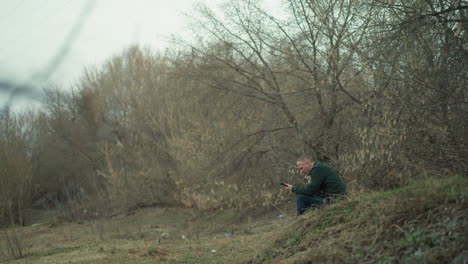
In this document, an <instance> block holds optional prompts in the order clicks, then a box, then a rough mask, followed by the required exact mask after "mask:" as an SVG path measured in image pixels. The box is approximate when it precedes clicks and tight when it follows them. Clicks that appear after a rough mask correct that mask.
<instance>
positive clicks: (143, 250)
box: [0, 208, 287, 264]
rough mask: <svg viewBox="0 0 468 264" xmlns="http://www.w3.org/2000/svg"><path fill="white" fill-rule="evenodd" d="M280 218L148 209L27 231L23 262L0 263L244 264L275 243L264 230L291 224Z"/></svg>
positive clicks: (264, 213)
mask: <svg viewBox="0 0 468 264" xmlns="http://www.w3.org/2000/svg"><path fill="white" fill-rule="evenodd" d="M247 214H248V216H247ZM277 214H279V213H278V212H276V211H275V212H272V211H267V210H262V211H260V212H256V213H253V212H251V211H246V210H223V211H211V212H203V213H201V212H197V211H194V210H192V209H183V208H146V209H141V210H138V211H135V212H132V213H130V214H124V215H118V216H115V217H113V218H112V219H100V220H96V221H90V222H86V223H83V224H77V223H64V222H60V221H56V220H51V221H48V222H46V223H43V224H40V225H34V226H28V227H25V228H24V229H25V234H26V238H25V240H26V241H27V243H28V244H29V245H31V247H30V250H29V253H28V255H27V256H26V257H25V258H21V259H12V258H8V257H6V256H3V257H2V256H1V255H0V263H18V264H19V263H38V264H49V263H155V262H156V263H245V261H247V259H249V258H252V257H253V256H255V255H257V254H259V253H260V252H261V251H262V250H265V249H264V248H263V246H264V245H266V244H267V241H269V240H271V239H273V234H272V233H269V232H265V231H268V230H272V229H274V228H273V227H279V226H280V225H281V224H282V223H283V222H284V221H287V220H280V219H277V218H276V215H277ZM251 217H255V219H256V221H255V222H253V221H251V220H250V221H249V219H251ZM232 232H234V236H233V237H224V234H225V233H232ZM97 236H99V237H100V239H99V240H96V237H97ZM158 241H159V242H158Z"/></svg>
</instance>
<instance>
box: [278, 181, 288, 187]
mask: <svg viewBox="0 0 468 264" xmlns="http://www.w3.org/2000/svg"><path fill="white" fill-rule="evenodd" d="M280 184H281V185H283V186H284V187H288V185H287V184H286V183H284V182H280Z"/></svg>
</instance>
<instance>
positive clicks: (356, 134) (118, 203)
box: [0, 0, 468, 219]
mask: <svg viewBox="0 0 468 264" xmlns="http://www.w3.org/2000/svg"><path fill="white" fill-rule="evenodd" d="M284 8H285V15H284V16H283V17H275V16H273V15H272V14H271V13H269V12H268V11H266V9H265V8H263V7H262V5H261V4H260V3H257V2H256V1H236V2H234V1H231V2H229V3H226V4H225V5H223V7H222V8H221V9H219V10H211V9H209V8H207V7H205V6H203V5H200V6H198V7H197V8H196V10H197V11H196V12H197V13H196V15H194V18H193V19H192V21H193V22H194V31H195V33H196V34H197V38H196V41H192V42H187V41H184V40H180V39H176V40H174V43H175V45H178V46H176V47H175V48H174V50H173V51H169V52H168V53H166V54H164V55H162V54H157V53H153V52H151V51H150V50H147V49H141V48H138V47H133V48H130V49H128V50H127V51H126V52H124V53H123V54H121V55H118V56H115V57H114V58H111V59H110V60H109V61H108V62H107V63H106V64H105V65H103V66H102V67H100V68H96V69H89V70H87V71H86V72H85V74H84V75H83V77H82V78H81V80H80V81H79V82H78V83H77V84H76V87H75V89H74V91H73V92H72V93H65V92H61V91H59V90H58V89H49V90H48V91H47V97H46V99H45V101H44V105H45V108H44V109H43V110H41V111H39V112H38V113H37V114H35V115H34V117H33V118H31V119H30V121H29V122H28V127H31V128H33V129H32V130H31V132H30V134H28V136H27V137H19V140H17V141H14V142H18V143H14V142H12V141H11V140H10V141H9V139H8V138H5V137H4V138H3V139H2V141H1V142H0V144H2V147H1V150H2V151H3V152H2V153H3V154H2V155H6V154H8V155H6V156H5V157H6V158H5V159H1V161H0V162H4V163H5V164H6V165H5V166H2V167H1V168H2V169H3V168H7V169H8V170H11V171H12V172H13V171H14V173H10V172H8V173H7V172H5V173H2V177H1V179H0V180H2V181H6V182H7V183H6V184H2V185H1V186H0V188H4V186H15V187H14V188H18V190H17V191H12V190H14V188H10V187H5V188H6V190H8V192H3V191H2V193H1V194H2V197H3V198H2V199H4V200H5V201H11V205H12V206H16V207H15V208H16V209H18V208H23V206H24V205H27V204H28V203H26V202H24V201H28V202H30V197H31V190H32V189H31V186H35V192H34V198H35V200H37V199H39V198H41V197H47V199H46V200H47V202H44V203H45V206H48V204H52V205H53V204H55V203H57V204H62V203H64V202H68V203H69V204H71V205H73V206H72V207H73V208H74V209H71V212H73V218H76V219H78V218H83V217H84V216H83V215H82V214H86V215H88V214H91V215H98V214H106V213H111V212H112V211H114V210H129V209H132V208H138V207H142V206H153V205H157V204H173V205H184V206H193V207H199V208H222V207H249V206H256V205H266V204H274V203H276V202H278V201H281V200H283V199H284V198H285V195H286V194H285V193H283V192H279V191H278V186H277V183H278V182H279V180H280V179H283V180H288V181H290V182H294V181H299V179H296V180H294V179H292V178H289V179H287V178H288V177H290V176H287V175H286V171H287V170H288V169H289V167H290V166H291V165H294V164H293V163H294V162H293V161H294V160H295V158H296V157H297V156H298V155H299V154H301V153H309V154H312V155H313V156H315V157H316V158H317V159H318V160H320V161H324V162H328V163H331V164H332V165H333V166H334V167H336V168H337V169H338V171H339V172H340V173H341V175H343V177H344V178H345V180H346V181H347V182H348V183H349V184H350V186H351V188H353V186H360V187H363V188H390V187H395V186H399V185H404V184H406V183H407V182H409V181H410V180H411V179H414V178H415V177H417V176H421V175H422V174H424V173H429V174H428V175H429V176H432V175H431V173H440V172H441V171H451V172H458V173H464V172H466V169H467V160H466V157H467V153H466V147H465V146H466V138H467V137H466V129H465V127H466V125H467V120H466V118H464V116H466V104H467V90H466V88H465V87H466V86H467V80H468V76H467V73H468V61H467V60H468V59H467V58H468V56H467V55H468V53H467V47H466V44H465V43H466V42H467V39H468V37H467V29H468V21H467V10H468V6H466V5H463V4H462V2H461V1H452V2H451V1H405V2H402V1H378V0H373V1H351V0H323V1H306V0H288V1H286V2H285V6H284ZM9 131H13V132H14V133H16V134H15V135H23V133H24V132H25V131H29V130H27V129H23V128H20V127H16V128H14V129H10V130H9ZM10 146H14V147H10ZM18 163H21V165H22V166H17V165H15V164H18ZM20 167H21V170H22V171H19V169H15V168H20ZM24 177H26V178H24ZM23 179H26V180H23ZM13 181H17V182H21V184H20V185H17V184H15V183H13ZM8 184H9V185H8ZM25 184H26V185H25ZM18 195H19V196H18ZM2 201H3V200H2ZM19 201H21V204H18V202H19ZM7 204H9V203H6V202H3V203H2V205H3V207H1V208H2V210H3V211H2V216H5V215H6V211H5V210H6V209H5V208H6V207H5V205H7ZM84 212H85V213H84Z"/></svg>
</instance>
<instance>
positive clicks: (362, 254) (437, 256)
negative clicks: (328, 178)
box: [251, 178, 468, 263]
mask: <svg viewBox="0 0 468 264" xmlns="http://www.w3.org/2000/svg"><path fill="white" fill-rule="evenodd" d="M467 198H468V180H467V179H466V178H450V179H446V180H435V181H427V182H424V183H420V184H415V185H410V186H407V187H405V188H399V189H395V190H392V191H387V192H378V193H372V194H370V195H361V196H357V197H354V198H352V199H350V200H348V201H343V202H341V203H339V204H336V205H334V206H330V207H328V208H326V209H324V210H319V211H316V212H311V213H309V214H308V215H305V216H304V217H300V218H299V219H297V220H296V221H293V222H291V224H290V225H289V226H288V227H286V228H285V229H284V230H283V231H282V232H281V233H280V234H278V236H277V237H276V239H275V240H274V242H273V243H271V245H270V247H269V248H268V249H267V250H265V251H264V252H263V253H262V254H260V255H258V256H257V257H256V258H255V259H254V260H252V262H251V263H265V262H269V263H343V262H345V263H363V262H369V263H449V262H450V261H452V259H454V258H455V257H456V256H458V255H459V254H460V253H461V252H462V251H463V250H467V249H468V243H467V242H468V241H467V239H468V211H467ZM465 261H466V259H465Z"/></svg>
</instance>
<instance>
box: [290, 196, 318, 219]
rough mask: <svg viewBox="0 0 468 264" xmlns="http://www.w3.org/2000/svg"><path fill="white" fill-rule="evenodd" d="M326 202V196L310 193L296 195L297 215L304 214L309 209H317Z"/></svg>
mask: <svg viewBox="0 0 468 264" xmlns="http://www.w3.org/2000/svg"><path fill="white" fill-rule="evenodd" d="M323 202H324V198H323V197H322V196H319V195H314V196H309V195H302V194H297V195H296V210H297V215H302V214H303V213H304V212H305V211H306V210H307V209H312V210H313V209H317V208H319V207H320V206H321V205H322V204H323Z"/></svg>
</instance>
